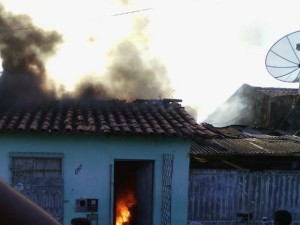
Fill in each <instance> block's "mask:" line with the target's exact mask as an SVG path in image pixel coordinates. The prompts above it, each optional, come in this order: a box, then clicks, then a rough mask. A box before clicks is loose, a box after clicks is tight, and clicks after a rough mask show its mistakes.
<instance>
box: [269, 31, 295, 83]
mask: <svg viewBox="0 0 300 225" xmlns="http://www.w3.org/2000/svg"><path fill="white" fill-rule="evenodd" d="M265 63H266V68H267V70H268V72H269V74H270V75H271V76H272V77H274V78H275V79H277V80H280V81H283V82H290V83H296V82H299V80H300V31H296V32H293V33H290V34H288V35H286V36H284V37H282V38H281V39H279V40H278V41H277V42H276V43H275V44H274V45H273V46H272V47H271V48H270V50H269V51H268V53H267V56H266V60H265Z"/></svg>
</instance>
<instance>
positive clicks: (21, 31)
mask: <svg viewBox="0 0 300 225" xmlns="http://www.w3.org/2000/svg"><path fill="white" fill-rule="evenodd" d="M0 28H1V30H0V51H1V59H2V68H3V71H2V76H1V77H0V102H1V104H2V105H7V104H10V105H27V104H35V103H40V102H43V101H45V100H48V99H53V98H54V97H55V91H54V89H52V88H51V87H50V86H49V84H48V82H47V74H46V70H45V66H44V59H45V58H46V57H48V56H50V55H52V54H53V53H55V47H56V46H57V44H59V43H60V42H61V41H62V37H61V36H60V35H59V34H58V33H57V32H55V31H52V32H46V31H44V30H42V29H40V28H37V27H34V25H33V24H32V21H31V19H30V18H29V17H28V16H26V15H17V16H16V15H13V14H11V13H9V12H6V11H5V10H4V8H3V7H2V6H1V5H0Z"/></svg>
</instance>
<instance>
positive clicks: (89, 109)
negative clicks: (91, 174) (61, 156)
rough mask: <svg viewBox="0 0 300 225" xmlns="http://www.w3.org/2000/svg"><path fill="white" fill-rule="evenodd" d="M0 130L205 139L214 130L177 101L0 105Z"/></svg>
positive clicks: (63, 102)
mask: <svg viewBox="0 0 300 225" xmlns="http://www.w3.org/2000/svg"><path fill="white" fill-rule="evenodd" d="M0 132H2V133H3V132H34V133H43V132H44V133H53V132H56V133H70V134H79V133H80V134H83V133H85V134H100V135H101V134H112V135H116V134H118V135H119V134H121V135H167V136H183V137H190V138H194V137H196V138H197V137H201V138H207V137H212V136H215V135H216V133H214V132H212V131H210V130H208V129H207V128H206V127H205V126H203V125H201V124H198V123H197V122H196V121H195V120H194V119H193V118H192V117H191V116H190V114H189V113H187V111H186V110H185V108H184V107H182V106H181V104H180V100H175V99H163V100H135V101H132V102H126V101H122V100H101V101H96V100H95V101H89V102H83V101H81V102H78V101H74V100H69V101H55V102H52V103H51V104H50V103H47V104H44V105H39V106H32V107H26V108H25V107H23V108H18V109H16V108H14V109H12V108H2V109H1V108H0Z"/></svg>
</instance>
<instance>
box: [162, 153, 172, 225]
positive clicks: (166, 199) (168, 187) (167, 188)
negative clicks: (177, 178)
mask: <svg viewBox="0 0 300 225" xmlns="http://www.w3.org/2000/svg"><path fill="white" fill-rule="evenodd" d="M173 158H174V156H173V154H164V155H163V164H162V205H161V224H162V225H170V224H171V192H172V173H173Z"/></svg>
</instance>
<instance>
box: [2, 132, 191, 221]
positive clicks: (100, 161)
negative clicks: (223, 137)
mask: <svg viewBox="0 0 300 225" xmlns="http://www.w3.org/2000/svg"><path fill="white" fill-rule="evenodd" d="M0 143H1V147H0V179H2V180H4V181H5V182H7V183H9V184H11V171H10V169H9V167H10V157H9V154H10V153H11V152H19V153H20V152H22V153H30V152H32V153H37V152H43V153H60V154H63V177H64V225H69V224H70V220H71V218H73V217H81V216H83V217H85V216H86V213H78V212H74V202H75V199H77V198H97V199H99V207H98V224H99V225H102V224H110V221H112V220H111V218H110V216H112V211H111V208H110V205H111V197H110V193H111V185H110V179H111V173H113V171H111V169H113V165H114V162H115V160H118V159H122V160H123V159H125V160H126V159H127V160H153V161H154V189H153V192H154V194H153V196H154V199H153V225H157V224H160V223H161V221H160V218H161V200H162V199H161V197H162V195H161V193H162V159H163V157H162V156H163V154H173V155H174V164H173V177H172V194H171V196H172V199H171V202H172V206H171V221H172V225H182V224H186V223H187V208H188V207H187V204H188V174H189V156H188V152H189V146H190V144H189V142H188V141H186V140H183V139H179V138H143V137H99V136H93V137H91V136H85V135H81V136H79V135H78V136H76V135H75V136H74V135H72V136H71V135H70V136H67V135H66V136H63V135H37V134H32V135H29V134H27V135H26V134H23V135H22V134H2V135H0ZM78 168H79V169H78ZM76 169H77V171H76V172H77V173H75V170H76Z"/></svg>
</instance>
